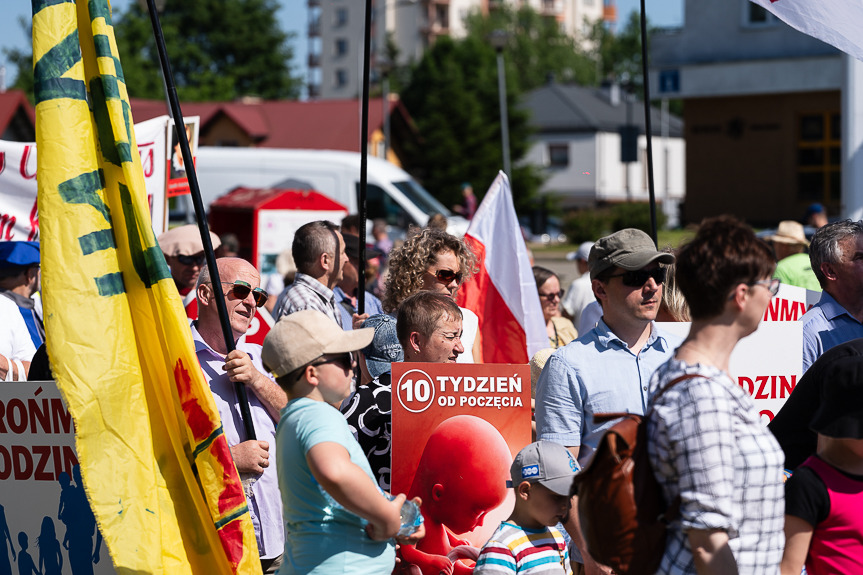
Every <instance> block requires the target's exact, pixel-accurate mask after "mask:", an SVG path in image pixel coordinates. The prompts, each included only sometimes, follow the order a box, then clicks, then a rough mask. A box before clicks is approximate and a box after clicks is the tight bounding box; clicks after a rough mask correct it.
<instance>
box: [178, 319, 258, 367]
mask: <svg viewBox="0 0 863 575" xmlns="http://www.w3.org/2000/svg"><path fill="white" fill-rule="evenodd" d="M189 329H191V330H192V341H193V342H195V353H198V352H201V351H206V352H209V353H210V354H212V355H214V356H216V357H218V358H220V359H225V356H224V355H222V354H221V353H219V352H217V351H216V350H215V349H213V348H212V347H210V344H208V343H207V342H206V341H204V338H203V337H202V336H201V334H200V333H199V332H198V320H192V321H190V322H189ZM245 344H246V334H243V335H242V336H240V339H238V340H237V341H236V343H235V344H234V347H235V348H236V349H242V346H244V345H245Z"/></svg>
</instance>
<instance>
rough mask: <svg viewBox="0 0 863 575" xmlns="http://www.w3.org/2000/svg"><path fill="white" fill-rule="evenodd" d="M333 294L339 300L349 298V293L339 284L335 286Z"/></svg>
mask: <svg viewBox="0 0 863 575" xmlns="http://www.w3.org/2000/svg"><path fill="white" fill-rule="evenodd" d="M333 295H334V296H335V297H336V301H337V302H340V301H345V300H346V299H348V296H347V294H346V293H345V292H344V290H342V288H340V287H339V286H336V287H334V288H333Z"/></svg>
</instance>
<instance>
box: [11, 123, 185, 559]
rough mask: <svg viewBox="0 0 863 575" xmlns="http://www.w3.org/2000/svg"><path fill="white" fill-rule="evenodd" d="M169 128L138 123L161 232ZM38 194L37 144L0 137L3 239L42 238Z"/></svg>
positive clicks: (137, 133) (164, 215)
mask: <svg viewBox="0 0 863 575" xmlns="http://www.w3.org/2000/svg"><path fill="white" fill-rule="evenodd" d="M189 120H190V121H192V120H194V121H197V120H196V118H189ZM167 128H168V116H161V117H158V118H153V119H152V120H147V121H146V122H141V123H140V124H135V136H136V138H137V141H138V152H139V153H140V154H141V165H142V167H143V169H144V182H145V183H146V187H147V200H148V202H149V205H150V216H151V221H152V223H153V232H154V233H155V234H156V235H157V236H158V235H159V234H161V233H162V232H164V231H166V230H167V229H168V205H167V198H166V195H165V191H166V185H167V183H166V177H165V176H166V171H167V163H166V162H165V157H166V156H167V155H168V145H167V136H168V132H167ZM36 194H37V186H36V144H35V143H34V142H29V143H25V142H10V141H7V140H0V241H9V240H12V241H37V240H39V210H38V208H37V206H36ZM0 561H2V560H0Z"/></svg>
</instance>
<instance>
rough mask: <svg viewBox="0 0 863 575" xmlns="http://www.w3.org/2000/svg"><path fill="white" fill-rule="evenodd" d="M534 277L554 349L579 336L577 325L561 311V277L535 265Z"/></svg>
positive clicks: (549, 344) (544, 319)
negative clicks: (576, 329)
mask: <svg viewBox="0 0 863 575" xmlns="http://www.w3.org/2000/svg"><path fill="white" fill-rule="evenodd" d="M533 279H534V281H536V291H537V292H538V293H539V305H540V306H542V321H543V322H545V330H546V332H547V333H548V346H549V347H550V348H552V349H557V348H559V347H563V346H565V345H566V344H568V343H569V342H571V341H572V340H574V339H575V338H577V337H578V332H577V331H575V326H574V325H572V322H571V321H570V320H568V319H567V318H565V317H563V315H562V314H561V311H560V302H561V300H562V299H563V290H562V289H560V278H559V277H557V274H556V273H554V272H553V271H551V270H549V269H546V268H543V267H540V266H533Z"/></svg>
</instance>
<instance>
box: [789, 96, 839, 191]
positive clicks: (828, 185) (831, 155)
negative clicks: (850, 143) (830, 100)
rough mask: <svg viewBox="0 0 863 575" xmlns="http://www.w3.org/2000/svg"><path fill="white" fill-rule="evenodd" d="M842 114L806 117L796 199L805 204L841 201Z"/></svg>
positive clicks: (801, 122)
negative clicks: (840, 129)
mask: <svg viewBox="0 0 863 575" xmlns="http://www.w3.org/2000/svg"><path fill="white" fill-rule="evenodd" d="M840 125H841V119H840V116H839V112H818V113H812V114H803V115H801V116H800V118H799V123H798V135H797V197H798V198H799V199H800V200H802V201H805V202H823V203H834V204H835V203H837V202H839V200H840V199H841V198H840V194H841V189H842V172H841V165H842V141H841V134H840V131H839V127H840Z"/></svg>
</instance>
